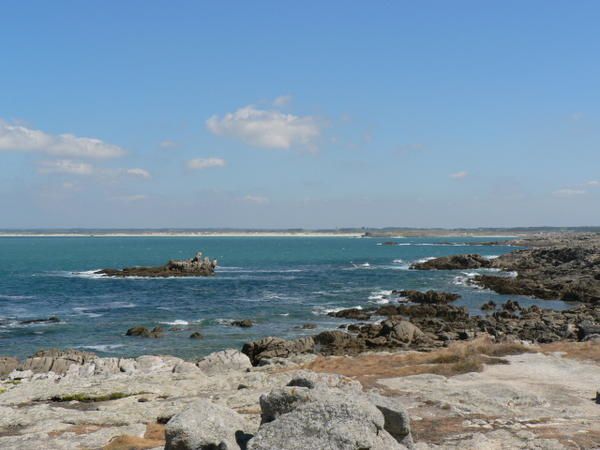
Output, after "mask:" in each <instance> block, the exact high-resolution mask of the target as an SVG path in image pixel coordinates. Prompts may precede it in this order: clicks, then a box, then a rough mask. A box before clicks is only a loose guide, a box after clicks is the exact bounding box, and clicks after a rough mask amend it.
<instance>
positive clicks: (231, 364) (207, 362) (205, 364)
mask: <svg viewBox="0 0 600 450" xmlns="http://www.w3.org/2000/svg"><path fill="white" fill-rule="evenodd" d="M196 366H198V368H200V369H201V370H202V371H203V372H204V373H206V374H207V375H218V374H222V373H224V372H228V371H230V370H247V369H249V368H251V367H252V364H251V363H250V359H249V358H248V356H246V355H245V354H244V353H242V352H240V351H238V350H235V349H232V348H230V349H227V350H222V351H220V352H214V353H211V354H210V355H208V356H206V357H204V358H202V359H201V360H199V361H198V362H197V363H196Z"/></svg>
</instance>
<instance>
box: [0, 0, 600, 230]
mask: <svg viewBox="0 0 600 450" xmlns="http://www.w3.org/2000/svg"><path fill="white" fill-rule="evenodd" d="M359 3H360V4H359ZM599 20H600V3H598V2H595V1H578V2H567V1H564V2H563V1H551V2H548V1H527V2H523V1H502V2H500V1H498V2H477V1H472V2H467V1H456V2H443V1H423V2H400V1H398V2H384V1H380V2H370V3H369V4H367V3H366V2H334V1H330V2H312V1H309V2H295V3H292V2H269V1H261V2H211V3H208V2H196V1H189V2H183V1H169V2H166V1H126V2H124V1H119V2H117V1H114V2H111V1H102V2H100V1H88V2H77V1H53V2H47V1H39V2H33V1H10V0H9V1H5V2H3V4H2V12H1V14H0V42H2V43H3V45H2V58H1V59H0V210H1V211H3V214H2V215H1V216H0V228H23V227H24V228H33V227H238V228H249V227H267V228H279V227H309V228H314V227H344V226H426V227H434V226H442V227H456V226H524V225H530V226H533V225H560V226H565V225H600V207H599V206H600V58H598V55H600V37H599V34H598V21H599Z"/></svg>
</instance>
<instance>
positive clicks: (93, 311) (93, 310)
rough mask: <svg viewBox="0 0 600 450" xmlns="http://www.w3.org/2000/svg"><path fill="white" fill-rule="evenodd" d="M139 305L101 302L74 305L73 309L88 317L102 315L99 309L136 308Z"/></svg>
mask: <svg viewBox="0 0 600 450" xmlns="http://www.w3.org/2000/svg"><path fill="white" fill-rule="evenodd" d="M136 306H137V305H136V304H135V303H131V302H110V303H101V304H99V305H88V306H75V307H73V311H75V312H76V313H77V314H83V315H85V316H88V317H92V318H93V317H101V316H103V314H101V313H100V312H98V311H106V310H111V309H122V308H135V307H136Z"/></svg>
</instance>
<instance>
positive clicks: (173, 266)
mask: <svg viewBox="0 0 600 450" xmlns="http://www.w3.org/2000/svg"><path fill="white" fill-rule="evenodd" d="M216 267H217V260H216V259H213V260H211V259H210V258H208V257H204V258H203V257H202V252H198V253H196V256H194V257H193V258H191V259H184V260H171V261H169V262H168V263H166V264H165V265H163V266H158V267H125V268H124V269H102V270H99V271H97V272H95V274H97V275H106V276H109V277H149V278H166V277H198V276H203V277H206V276H211V275H214V274H215V268H216Z"/></svg>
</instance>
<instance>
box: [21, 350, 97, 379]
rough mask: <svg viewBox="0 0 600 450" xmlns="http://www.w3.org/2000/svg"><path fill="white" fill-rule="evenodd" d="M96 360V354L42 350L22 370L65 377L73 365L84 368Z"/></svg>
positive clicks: (29, 359)
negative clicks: (83, 366)
mask: <svg viewBox="0 0 600 450" xmlns="http://www.w3.org/2000/svg"><path fill="white" fill-rule="evenodd" d="M94 359H96V355H95V354H94V353H88V352H81V351H79V350H58V349H50V350H40V351H38V352H36V353H34V354H33V355H32V356H30V357H29V358H27V359H26V360H25V361H24V362H23V364H22V365H21V366H20V369H21V370H23V371H27V370H31V371H32V372H33V373H45V372H54V373H56V374H59V375H63V374H65V373H66V372H67V371H68V370H69V368H70V367H71V366H72V365H76V366H82V365H84V364H85V363H87V362H90V361H92V360H94Z"/></svg>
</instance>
